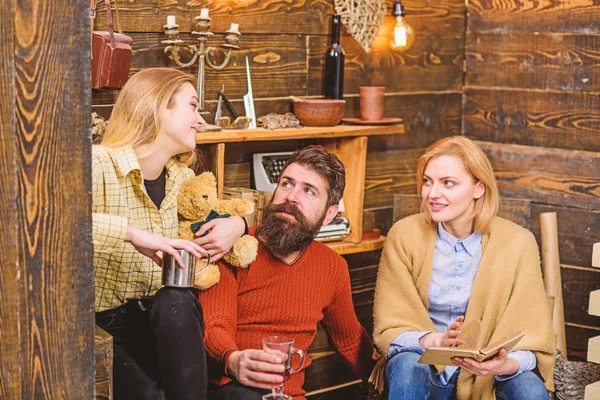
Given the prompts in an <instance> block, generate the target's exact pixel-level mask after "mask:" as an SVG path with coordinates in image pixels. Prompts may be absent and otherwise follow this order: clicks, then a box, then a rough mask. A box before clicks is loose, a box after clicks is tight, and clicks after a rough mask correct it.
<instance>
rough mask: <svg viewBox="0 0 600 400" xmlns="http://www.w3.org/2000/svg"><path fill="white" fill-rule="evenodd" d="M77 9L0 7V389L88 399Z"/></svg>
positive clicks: (82, 92)
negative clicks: (0, 125)
mask: <svg viewBox="0 0 600 400" xmlns="http://www.w3.org/2000/svg"><path fill="white" fill-rule="evenodd" d="M88 16H89V11H88V9H87V6H86V4H85V3H83V2H79V3H77V2H75V3H74V2H68V1H64V0H59V1H58V2H54V3H48V2H44V1H30V2H26V3H23V2H12V1H11V2H9V3H8V6H7V5H6V4H3V6H2V7H1V8H0V20H1V22H2V28H0V29H2V32H1V33H2V40H1V41H0V52H1V55H0V56H1V61H0V63H1V64H2V65H1V66H2V73H1V74H0V85H1V86H0V87H1V89H2V92H3V94H4V96H3V97H4V98H5V99H2V100H0V109H1V111H0V114H1V118H2V122H1V123H2V129H1V130H0V137H1V140H0V143H1V144H0V149H1V150H0V157H1V159H2V161H1V163H0V171H2V172H1V173H0V174H1V176H2V179H3V181H2V187H3V188H2V191H1V193H2V194H0V199H1V200H2V201H1V204H2V205H1V206H0V210H1V211H0V218H1V222H2V223H0V238H2V239H0V243H1V244H0V247H1V248H2V255H1V256H0V293H1V294H0V296H1V297H0V310H3V311H0V343H1V344H0V357H1V359H2V368H1V369H0V398H3V399H32V398H36V399H56V398H68V399H71V398H72V399H75V398H77V399H85V398H88V399H91V398H93V393H94V352H93V351H94V350H93V289H92V280H93V279H92V278H93V271H92V257H91V256H92V245H91V243H92V240H91V218H90V213H91V195H90V193H91V182H90V176H91V162H90V159H91V154H90V153H91V131H90V101H89V98H90V89H89V86H90V72H89V65H90V63H89V26H88V24H87V21H88ZM65 26H68V27H69V29H62V28H63V27H65ZM13 40H14V41H13ZM13 57H14V58H13ZM5 128H6V129H5ZM75 155H76V156H75ZM6 296H10V297H8V298H7V297H6Z"/></svg>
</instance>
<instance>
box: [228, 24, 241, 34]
mask: <svg viewBox="0 0 600 400" xmlns="http://www.w3.org/2000/svg"><path fill="white" fill-rule="evenodd" d="M239 27H240V24H235V23H233V22H232V23H231V26H230V27H229V30H230V31H231V32H239V31H238V29H239Z"/></svg>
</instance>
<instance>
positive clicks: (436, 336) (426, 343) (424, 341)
mask: <svg viewBox="0 0 600 400" xmlns="http://www.w3.org/2000/svg"><path fill="white" fill-rule="evenodd" d="M464 320H465V317H464V316H463V315H459V316H458V317H457V318H456V321H454V322H453V323H452V324H451V325H450V326H449V327H448V330H447V331H446V332H445V333H441V332H433V333H428V334H427V335H425V336H423V337H421V339H419V344H420V345H421V347H423V348H424V349H428V348H430V347H433V346H435V347H452V346H456V345H457V344H459V343H460V339H459V338H458V336H459V335H460V328H461V327H462V324H463V321H464Z"/></svg>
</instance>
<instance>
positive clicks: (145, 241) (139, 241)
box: [125, 226, 206, 268]
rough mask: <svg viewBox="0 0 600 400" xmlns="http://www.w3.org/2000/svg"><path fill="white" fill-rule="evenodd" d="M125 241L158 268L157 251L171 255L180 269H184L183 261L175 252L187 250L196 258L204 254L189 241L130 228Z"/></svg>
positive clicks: (160, 263) (159, 259)
mask: <svg viewBox="0 0 600 400" xmlns="http://www.w3.org/2000/svg"><path fill="white" fill-rule="evenodd" d="M125 241H126V242H129V243H131V244H132V245H133V246H134V247H135V248H136V250H137V251H139V252H140V253H142V254H143V255H145V256H146V257H149V258H151V259H152V260H153V261H154V262H155V263H156V264H158V265H160V266H162V258H160V256H159V255H158V254H157V253H158V252H159V251H162V252H163V253H169V254H171V255H172V256H173V258H175V260H177V264H179V266H180V267H181V268H184V267H185V265H183V260H182V259H181V257H180V256H179V253H178V252H177V250H179V249H183V250H187V251H188V252H189V253H191V254H193V255H194V256H195V257H198V258H202V255H203V254H206V251H204V249H202V247H200V246H199V245H197V244H196V243H194V242H191V241H189V240H183V239H169V238H166V237H163V236H160V235H155V234H154V233H149V232H146V231H143V230H141V229H138V228H134V227H131V226H130V227H128V228H127V233H126V234H125Z"/></svg>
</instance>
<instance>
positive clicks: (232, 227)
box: [194, 217, 246, 262]
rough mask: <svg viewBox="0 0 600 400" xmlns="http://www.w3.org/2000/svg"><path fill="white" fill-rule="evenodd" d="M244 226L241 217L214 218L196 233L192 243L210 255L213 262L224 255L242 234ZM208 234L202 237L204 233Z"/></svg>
mask: <svg viewBox="0 0 600 400" xmlns="http://www.w3.org/2000/svg"><path fill="white" fill-rule="evenodd" d="M245 228H246V224H245V223H244V220H243V219H242V217H229V218H215V219H213V220H211V221H208V222H207V223H205V224H204V225H202V228H200V230H198V232H196V239H194V243H196V244H197V245H199V246H202V248H203V249H204V250H206V251H207V252H209V253H210V255H211V261H212V262H215V261H217V260H219V259H220V258H221V257H223V256H224V255H225V253H227V252H228V251H229V250H230V249H231V248H232V247H233V244H234V243H235V242H236V241H237V240H238V239H239V238H240V237H242V235H243V234H244V229H245ZM208 231H210V233H209V234H208V235H206V236H204V237H200V236H202V235H204V233H205V232H208Z"/></svg>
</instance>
